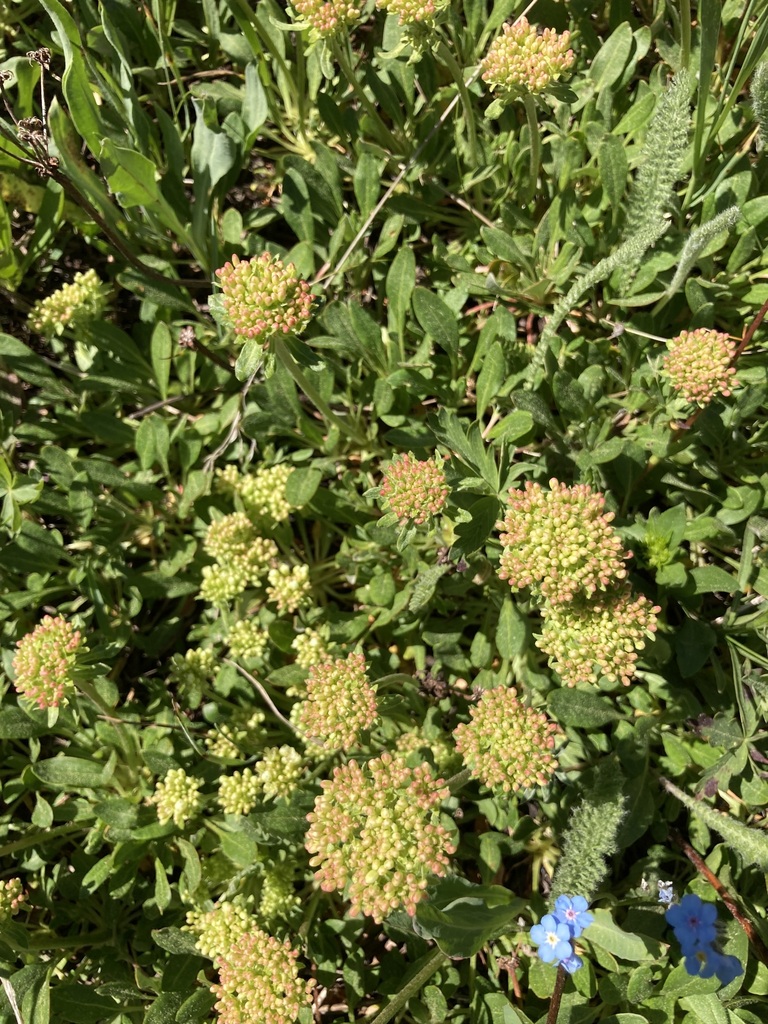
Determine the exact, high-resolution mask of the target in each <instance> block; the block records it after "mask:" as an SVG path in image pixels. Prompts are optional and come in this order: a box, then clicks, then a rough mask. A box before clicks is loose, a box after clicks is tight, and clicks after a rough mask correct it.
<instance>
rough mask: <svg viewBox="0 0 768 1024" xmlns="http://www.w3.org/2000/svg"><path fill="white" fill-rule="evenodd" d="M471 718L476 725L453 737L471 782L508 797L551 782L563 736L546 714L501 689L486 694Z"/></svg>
mask: <svg viewBox="0 0 768 1024" xmlns="http://www.w3.org/2000/svg"><path fill="white" fill-rule="evenodd" d="M469 713H470V716H471V718H472V721H471V722H470V723H469V724H468V725H467V724H462V725H459V726H457V727H456V729H454V732H453V736H454V739H455V740H456V749H457V750H458V751H459V753H460V754H462V756H463V757H464V763H465V764H466V765H467V767H468V768H469V770H470V771H471V773H472V776H473V778H476V779H479V780H480V781H481V782H483V783H484V784H485V785H486V786H488V787H489V788H490V789H500V790H502V791H503V792H505V793H508V792H509V791H510V790H512V792H513V793H517V792H518V790H521V789H533V788H534V787H536V786H545V785H546V784H547V782H549V780H550V778H551V776H552V774H553V773H554V771H555V769H556V768H557V759H556V757H555V755H554V753H553V751H554V749H555V747H556V745H557V743H558V741H560V740H562V739H563V738H564V734H563V732H562V730H561V729H560V728H559V727H558V726H557V725H555V723H554V722H550V721H549V719H548V718H547V716H546V715H545V714H544V713H543V712H541V711H534V709H533V708H529V707H526V706H525V704H523V702H522V701H521V700H520V699H519V698H518V696H517V690H516V689H515V688H514V687H511V688H510V689H507V688H506V687H503V686H499V687H496V688H495V689H493V690H485V691H484V693H483V695H482V697H481V698H480V702H479V703H478V704H476V705H475V706H474V707H472V708H470V712H469Z"/></svg>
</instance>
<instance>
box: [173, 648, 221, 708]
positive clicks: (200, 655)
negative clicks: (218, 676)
mask: <svg viewBox="0 0 768 1024" xmlns="http://www.w3.org/2000/svg"><path fill="white" fill-rule="evenodd" d="M217 667H218V661H217V659H216V655H215V654H214V652H213V651H212V650H210V649H208V648H202V647H189V648H188V649H187V651H186V652H185V653H184V654H174V655H173V657H172V658H171V671H170V675H169V682H170V683H171V685H172V686H174V687H175V688H176V689H177V690H178V691H180V692H182V693H184V694H185V695H186V696H187V698H188V699H189V698H190V697H191V695H193V694H199V695H200V696H202V690H203V687H204V686H205V684H206V683H207V682H208V681H209V680H210V679H212V678H213V675H214V673H215V672H216V669H217ZM197 702H198V701H197V699H194V700H192V703H194V704H196V703H197Z"/></svg>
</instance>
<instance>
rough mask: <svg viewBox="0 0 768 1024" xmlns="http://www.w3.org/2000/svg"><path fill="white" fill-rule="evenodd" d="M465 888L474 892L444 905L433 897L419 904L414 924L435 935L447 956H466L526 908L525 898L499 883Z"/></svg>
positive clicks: (425, 935)
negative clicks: (437, 902) (432, 899)
mask: <svg viewBox="0 0 768 1024" xmlns="http://www.w3.org/2000/svg"><path fill="white" fill-rule="evenodd" d="M454 881H455V882H457V883H458V882H464V880H463V879H454ZM462 888H464V890H465V891H467V892H470V893H471V895H466V896H460V897H459V898H458V899H453V900H451V901H450V902H448V903H446V904H445V906H444V907H442V908H441V907H440V906H438V905H436V903H435V902H432V901H429V902H427V903H421V904H419V906H418V907H417V908H416V917H415V918H414V922H413V924H414V929H415V930H416V932H417V934H419V935H421V936H422V937H423V938H430V939H434V940H435V942H436V943H437V945H438V946H439V948H440V949H441V950H442V951H443V953H445V954H446V956H450V957H455V958H461V959H464V958H466V957H470V956H473V955H474V954H475V953H477V952H479V951H480V950H481V949H482V948H483V946H484V945H486V943H488V942H489V941H490V940H491V939H493V938H496V936H497V935H499V934H501V932H503V931H505V930H506V929H507V928H508V927H509V925H510V924H511V922H513V921H514V920H515V919H516V918H517V917H518V916H519V914H520V911H521V910H523V909H524V907H525V900H522V899H517V898H513V897H512V894H511V893H510V892H509V891H508V890H505V889H502V888H500V887H499V886H481V885H472V884H471V883H469V882H466V883H465V885H464V886H463V887H462ZM438 891H439V887H438ZM502 900H503V902H502Z"/></svg>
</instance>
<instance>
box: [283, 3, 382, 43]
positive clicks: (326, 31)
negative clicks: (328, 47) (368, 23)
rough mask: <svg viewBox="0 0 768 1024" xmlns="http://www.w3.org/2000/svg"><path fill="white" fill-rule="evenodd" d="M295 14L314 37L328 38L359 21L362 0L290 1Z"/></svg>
mask: <svg viewBox="0 0 768 1024" xmlns="http://www.w3.org/2000/svg"><path fill="white" fill-rule="evenodd" d="M291 3H292V5H293V8H294V10H295V11H296V14H297V15H298V16H299V18H300V19H301V21H302V22H304V24H306V25H307V26H308V27H309V28H311V29H312V31H313V33H314V34H315V35H316V36H320V37H323V36H329V35H332V34H333V33H334V32H337V31H338V30H339V29H343V28H346V27H347V26H348V25H353V24H354V23H355V22H356V21H359V20H360V18H361V16H362V13H363V7H364V6H365V4H364V3H363V2H362V0H291Z"/></svg>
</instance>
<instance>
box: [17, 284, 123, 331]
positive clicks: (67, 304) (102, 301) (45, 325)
mask: <svg viewBox="0 0 768 1024" xmlns="http://www.w3.org/2000/svg"><path fill="white" fill-rule="evenodd" d="M106 304H107V292H106V290H105V288H104V285H103V284H102V282H101V281H100V280H99V277H98V276H97V274H96V271H95V270H86V271H85V272H83V273H78V274H75V277H74V280H73V281H72V284H65V285H64V286H63V287H61V288H59V289H58V291H55V292H53V294H52V295H48V296H46V298H44V299H41V300H40V301H39V302H36V303H35V304H34V306H33V307H32V309H31V311H30V314H29V326H30V329H31V330H33V331H34V332H35V333H36V334H41V335H43V337H45V338H53V337H55V336H56V335H59V334H62V333H63V331H64V329H65V328H66V327H71V328H73V329H75V328H77V327H82V326H83V325H84V324H86V323H88V322H89V321H90V320H95V319H97V318H98V317H100V316H101V314H102V313H103V311H104V307H105V306H106Z"/></svg>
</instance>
